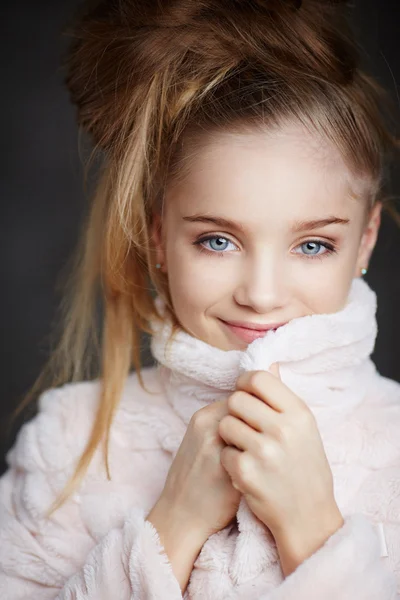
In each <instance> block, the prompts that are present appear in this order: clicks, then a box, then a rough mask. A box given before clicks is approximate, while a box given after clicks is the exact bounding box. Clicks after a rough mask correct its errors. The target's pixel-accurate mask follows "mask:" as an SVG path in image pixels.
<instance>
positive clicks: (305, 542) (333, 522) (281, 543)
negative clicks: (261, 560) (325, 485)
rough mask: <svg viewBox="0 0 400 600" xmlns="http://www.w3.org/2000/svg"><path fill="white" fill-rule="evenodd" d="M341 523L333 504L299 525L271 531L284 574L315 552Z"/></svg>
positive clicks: (338, 512) (342, 522)
mask: <svg viewBox="0 0 400 600" xmlns="http://www.w3.org/2000/svg"><path fill="white" fill-rule="evenodd" d="M343 525H344V519H343V516H342V514H341V513H340V511H339V508H338V507H337V506H334V507H332V509H330V510H329V511H327V512H325V513H321V514H320V515H319V516H318V517H317V516H316V517H315V518H313V519H312V520H310V521H309V522H307V523H302V524H301V526H297V527H294V526H292V527H291V528H290V529H288V528H281V529H280V530H279V531H276V532H275V533H273V535H274V538H275V542H276V545H277V550H278V553H279V557H280V561H281V567H282V570H283V573H284V575H285V576H288V575H289V574H290V573H292V572H293V571H294V570H295V569H296V568H297V567H298V566H299V565H300V564H301V563H302V562H304V561H305V560H306V559H307V558H309V557H310V556H311V555H312V554H314V553H315V552H317V550H319V548H321V546H323V545H324V543H325V542H326V541H327V540H328V539H329V538H330V537H331V536H332V535H333V534H334V533H336V531H338V529H340V528H341V527H342V526H343Z"/></svg>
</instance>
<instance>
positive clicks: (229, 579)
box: [0, 279, 400, 600]
mask: <svg viewBox="0 0 400 600" xmlns="http://www.w3.org/2000/svg"><path fill="white" fill-rule="evenodd" d="M158 307H159V310H160V312H161V313H162V312H163V304H162V302H161V300H158ZM375 311H376V298H375V294H374V293H373V292H372V290H370V288H369V287H368V285H367V284H366V283H365V282H364V281H362V280H360V279H356V280H354V282H353V286H352V289H351V293H350V296H349V301H348V304H347V306H346V307H345V308H344V309H343V310H342V311H340V312H338V313H335V314H332V315H313V316H309V317H302V318H300V319H295V320H293V321H291V322H290V323H288V324H287V325H285V326H284V327H282V328H281V329H279V330H278V331H276V332H270V333H268V334H267V335H266V336H265V337H264V338H262V339H259V340H256V341H254V342H253V343H252V344H250V345H249V346H248V348H247V350H246V351H244V352H240V351H229V352H226V351H222V350H219V349H217V348H214V347H211V346H209V345H207V344H205V343H203V342H201V341H200V340H197V339H195V338H193V337H191V336H189V335H187V334H186V333H184V332H179V333H178V335H177V336H176V338H175V339H174V341H173V343H172V344H171V345H170V346H167V345H166V342H167V339H168V335H169V331H170V326H169V323H168V322H167V321H165V322H164V324H163V325H158V326H157V325H156V324H154V329H155V333H154V336H153V338H152V351H153V355H154V357H155V358H156V360H157V362H158V365H157V366H155V367H152V368H148V369H145V370H144V379H145V383H146V389H147V391H144V390H143V389H142V388H141V387H140V385H139V383H138V381H137V377H136V375H135V374H132V375H130V376H129V377H128V379H127V382H126V386H125V390H124V394H123V397H122V399H121V404H120V407H119V410H118V412H117V415H116V418H115V421H114V423H113V426H112V430H111V441H110V465H111V473H112V481H107V479H106V475H105V471H104V466H103V463H102V456H101V451H100V450H99V451H98V452H97V453H96V456H95V459H94V460H93V462H92V464H91V465H90V468H89V471H88V473H87V475H86V477H85V480H84V482H83V484H82V485H81V486H80V489H79V490H78V491H77V493H76V494H74V496H73V497H72V498H71V499H70V500H69V501H68V502H67V503H66V504H65V505H64V506H63V507H62V508H61V509H60V510H59V511H57V512H56V513H55V514H54V515H53V516H52V517H51V518H50V519H46V518H45V517H44V513H45V511H46V509H47V508H48V507H49V505H50V503H51V502H52V501H53V500H54V498H55V496H56V494H57V492H59V491H60V490H61V488H62V486H63V484H64V483H65V482H66V480H67V478H68V477H69V476H70V475H71V474H72V472H73V468H74V465H75V464H76V461H77V460H78V458H79V455H80V453H81V452H82V451H83V449H84V446H85V443H86V441H87V439H88V436H89V433H90V428H91V425H92V422H93V416H94V413H95V409H96V405H97V402H98V395H99V394H98V393H99V389H100V384H99V382H98V381H96V382H83V383H80V384H72V385H66V386H64V387H62V388H59V389H53V390H49V391H47V392H46V393H44V394H43V395H42V396H41V398H40V401H39V413H38V415H37V416H36V417H35V418H34V419H32V420H31V421H30V422H29V423H27V424H25V425H24V426H23V427H22V429H21V430H20V432H19V435H18V439H17V441H16V444H15V445H14V447H13V448H12V449H11V450H10V452H9V453H8V455H7V460H8V464H9V467H10V468H9V470H8V471H7V472H6V473H5V474H4V475H3V477H2V478H1V479H0V597H1V598H2V599H3V598H4V599H5V600H27V599H28V598H29V600H31V599H33V598H34V599H38V600H47V599H55V598H57V599H59V600H67V599H68V600H89V599H90V600H114V599H115V598H118V600H131V599H134V600H150V599H152V600H175V599H176V600H178V599H179V598H182V595H181V593H180V589H179V585H178V582H177V581H176V579H175V577H174V575H173V572H172V569H171V565H170V563H169V561H168V558H167V557H166V555H165V553H164V551H163V548H162V546H161V544H160V540H159V538H158V534H157V531H156V530H155V529H154V528H153V526H152V525H151V524H150V523H148V522H147V521H146V520H145V518H146V515H147V514H148V512H149V510H150V509H151V507H152V506H153V505H154V503H155V502H156V500H157V498H158V497H159V495H160V493H161V491H162V488H163V484H164V481H165V477H166V475H167V472H168V469H169V467H170V464H171V461H172V459H173V456H174V454H175V453H176V451H177V449H178V447H179V445H180V442H181V440H182V438H183V436H184V433H185V430H186V426H187V423H188V422H189V420H190V418H191V416H192V415H193V413H194V412H195V411H196V410H198V409H199V408H201V407H202V406H205V405H206V404H207V403H209V402H212V401H213V400H216V399H220V398H224V397H226V396H227V395H228V394H229V392H230V391H232V390H234V389H235V382H236V379H237V377H238V375H239V374H240V372H241V371H243V370H259V369H264V370H267V369H268V368H269V367H270V366H271V364H272V363H274V362H279V365H280V374H281V378H282V380H283V382H284V383H285V384H286V385H288V386H289V387H290V388H291V389H292V390H293V391H294V392H295V393H296V394H297V395H299V396H300V397H301V398H302V399H303V400H304V401H305V402H306V403H307V404H308V405H309V406H310V408H311V410H312V411H313V413H314V414H315V417H316V419H317V423H318V426H319V429H320V432H321V436H322V439H323V442H324V446H325V451H326V453H327V456H328V459H329V463H330V465H331V468H332V473H333V476H334V482H335V497H336V501H337V503H338V506H339V508H340V510H341V512H342V514H343V516H344V519H345V524H344V526H343V527H342V528H341V529H340V530H339V531H337V532H336V533H335V534H334V535H332V536H331V538H329V540H327V541H326V543H325V544H324V545H323V546H322V547H321V548H320V549H319V550H318V551H317V552H315V553H314V554H313V555H312V556H311V557H310V558H309V559H307V560H306V561H304V562H303V563H302V564H301V565H300V566H299V567H298V568H297V569H296V570H295V571H294V572H293V573H292V574H291V575H290V576H289V577H287V578H286V579H284V578H283V575H282V571H281V568H280V564H279V556H278V554H277V551H276V545H275V542H274V539H273V537H272V535H271V534H270V532H269V530H268V529H267V528H266V527H265V526H264V525H263V524H262V523H260V522H259V521H258V520H257V519H256V518H255V516H254V515H253V514H252V513H251V511H250V510H249V508H248V507H247V504H246V503H245V502H244V501H242V502H241V505H240V507H239V510H238V514H237V522H235V523H234V524H232V525H231V526H229V527H227V528H225V529H224V530H222V531H220V532H219V533H217V534H215V535H213V536H211V537H210V538H209V539H208V541H207V542H206V544H205V545H204V546H203V548H202V551H201V553H200V555H199V557H198V558H197V560H196V563H195V565H194V568H193V571H192V574H191V578H190V582H189V586H188V589H187V591H186V593H185V596H184V597H185V599H187V600H189V599H193V600H228V599H229V600H314V599H315V600H317V599H318V600H320V599H321V598H324V600H339V599H340V600H378V599H379V600H395V599H398V598H400V385H399V384H397V383H396V382H394V381H390V380H388V379H386V378H384V377H381V376H380V375H379V373H378V372H377V371H376V369H375V367H374V365H373V363H372V362H371V360H370V354H371V352H372V350H373V346H374V341H375V336H376V321H375Z"/></svg>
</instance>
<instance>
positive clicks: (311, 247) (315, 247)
mask: <svg viewBox="0 0 400 600" xmlns="http://www.w3.org/2000/svg"><path fill="white" fill-rule="evenodd" d="M298 248H300V249H301V251H300V252H296V254H303V255H305V256H310V257H313V256H321V255H322V254H327V253H330V252H333V251H334V247H333V246H332V245H331V244H328V243H326V242H324V243H323V242H318V241H313V240H310V241H308V242H304V243H303V244H300V246H298ZM321 250H322V252H321Z"/></svg>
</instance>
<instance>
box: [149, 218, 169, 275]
mask: <svg viewBox="0 0 400 600" xmlns="http://www.w3.org/2000/svg"><path fill="white" fill-rule="evenodd" d="M151 239H152V241H153V245H154V250H155V255H156V261H157V263H159V264H160V265H161V271H164V272H166V264H165V252H164V240H163V235H162V221H161V215H160V214H159V213H158V212H157V213H156V212H155V213H153V221H152V225H151Z"/></svg>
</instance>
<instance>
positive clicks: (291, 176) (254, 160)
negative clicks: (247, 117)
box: [171, 125, 362, 221]
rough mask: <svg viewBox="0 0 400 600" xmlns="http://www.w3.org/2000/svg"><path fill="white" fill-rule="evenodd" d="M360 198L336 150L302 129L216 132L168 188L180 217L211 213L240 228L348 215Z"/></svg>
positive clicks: (326, 142) (297, 126)
mask: <svg viewBox="0 0 400 600" xmlns="http://www.w3.org/2000/svg"><path fill="white" fill-rule="evenodd" d="M360 195H361V188H360V182H357V180H356V179H355V177H354V176H352V174H351V173H350V171H349V169H348V168H347V166H346V165H345V163H344V161H343V159H342V157H341V155H340V153H339V151H338V150H337V149H336V147H335V146H334V145H333V144H332V143H330V142H329V141H328V140H326V139H323V138H322V137H321V136H319V135H318V134H317V133H311V132H310V131H309V130H307V129H306V128H305V127H303V126H301V125H287V126H285V127H281V128H279V129H274V130H265V131H260V130H255V131H251V132H243V133H230V132H218V133H215V134H213V135H211V136H209V137H208V138H207V140H206V141H204V142H203V143H202V144H200V145H199V146H197V147H196V149H195V150H193V151H190V150H188V158H187V164H186V169H185V177H184V178H183V179H182V181H181V182H180V183H179V184H178V185H177V186H176V187H175V188H172V189H171V200H172V204H173V206H174V209H175V210H178V211H179V212H180V213H181V214H190V213H194V212H196V213H199V212H211V211H212V212H215V211H216V210H218V212H221V213H223V214H224V215H226V214H229V217H230V218H232V219H234V218H237V219H240V220H246V221H252V219H253V220H254V219H255V218H256V219H257V218H263V217H268V220H271V219H272V218H273V217H276V218H278V217H280V218H281V219H284V218H285V217H289V216H290V215H292V216H293V218H295V219H297V218H302V217H303V214H302V213H304V211H306V212H307V215H310V216H311V217H313V216H315V217H318V216H319V215H320V214H321V211H323V212H331V213H333V212H337V211H338V210H342V211H343V210H344V211H347V212H348V214H349V211H350V212H351V210H352V205H354V203H355V201H357V200H358V201H357V202H356V203H357V204H359V203H360V202H362V200H361V199H360V197H359V196H360ZM347 216H348V215H347Z"/></svg>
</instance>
